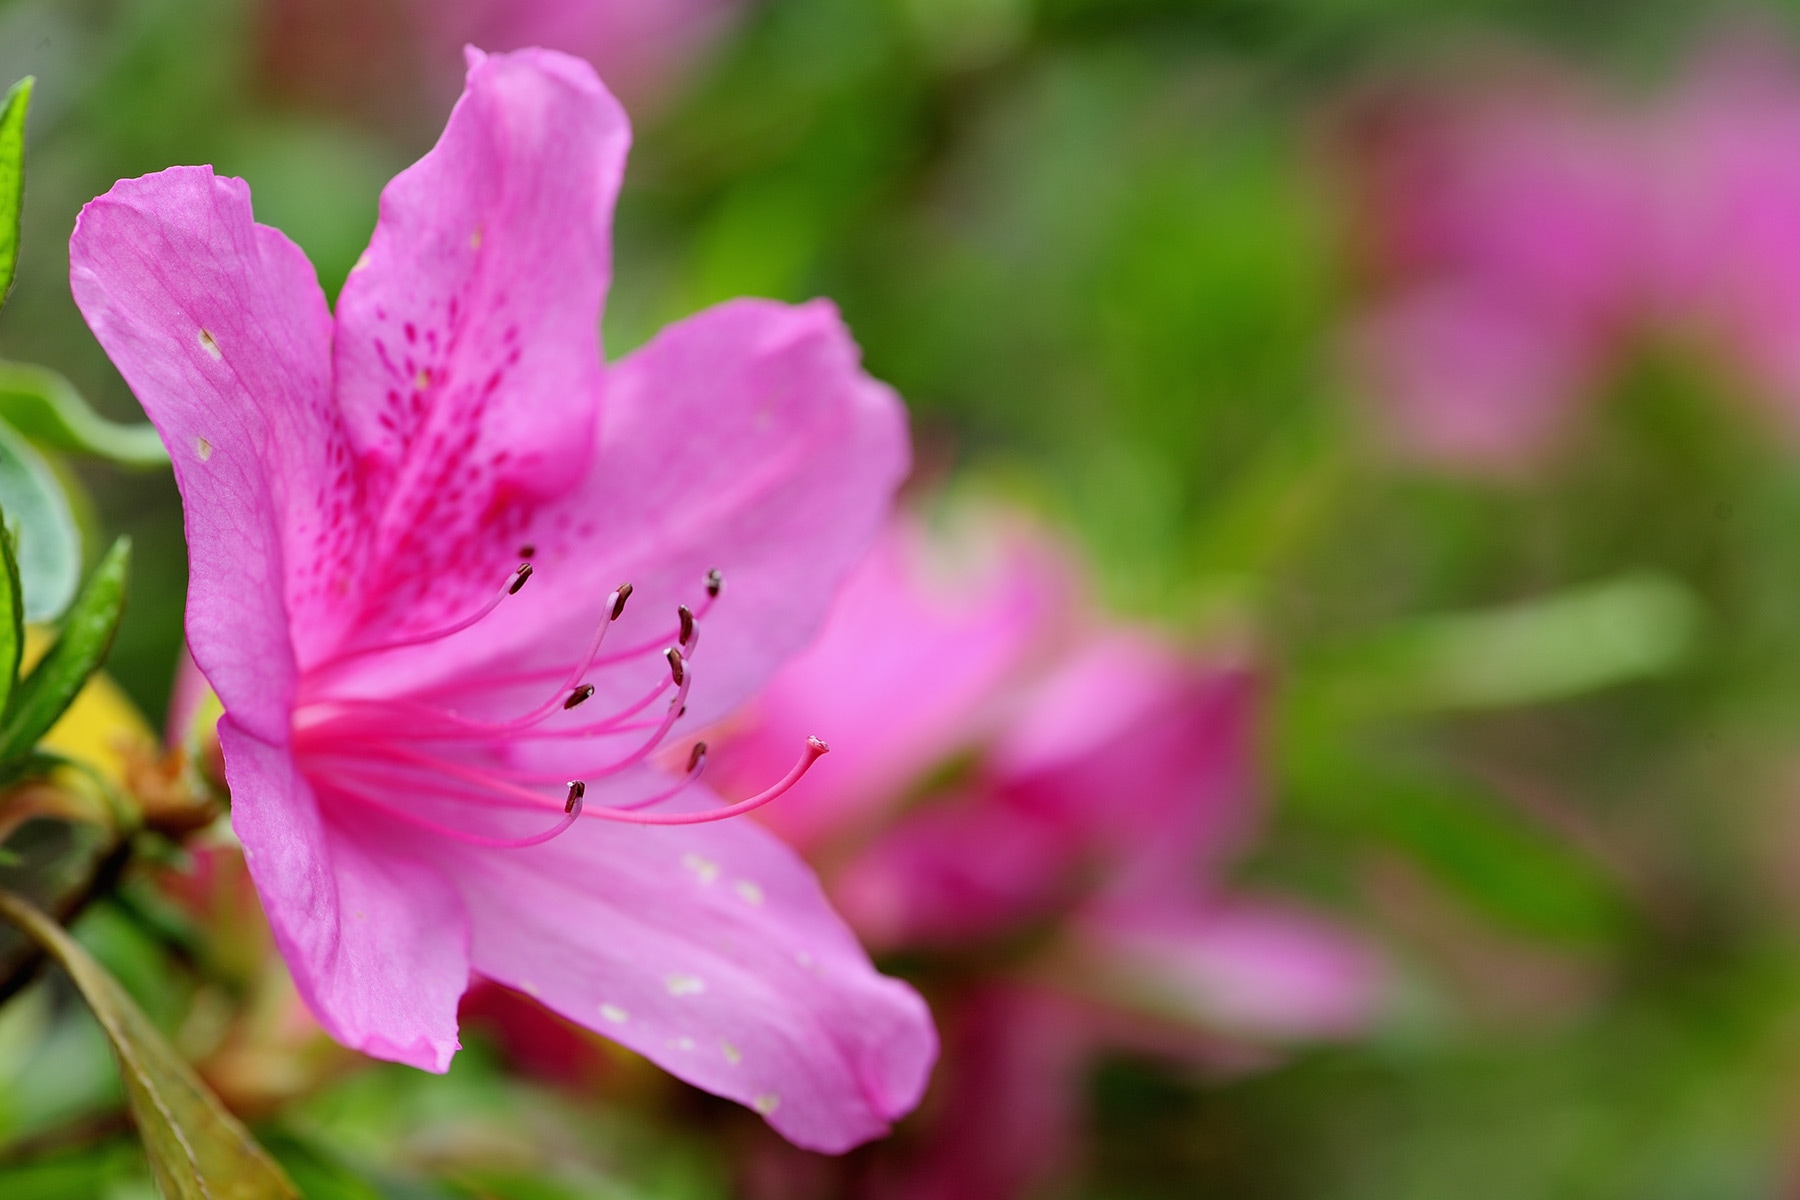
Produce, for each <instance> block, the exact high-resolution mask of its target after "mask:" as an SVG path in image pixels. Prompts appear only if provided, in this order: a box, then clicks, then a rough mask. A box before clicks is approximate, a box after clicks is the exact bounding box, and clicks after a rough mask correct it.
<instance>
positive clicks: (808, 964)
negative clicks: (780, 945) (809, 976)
mask: <svg viewBox="0 0 1800 1200" xmlns="http://www.w3.org/2000/svg"><path fill="white" fill-rule="evenodd" d="M794 961H795V962H797V963H799V964H800V965H801V966H803V967H805V968H806V969H807V970H809V971H810V970H812V965H813V956H812V955H810V954H808V953H807V952H806V951H804V950H796V951H794Z"/></svg>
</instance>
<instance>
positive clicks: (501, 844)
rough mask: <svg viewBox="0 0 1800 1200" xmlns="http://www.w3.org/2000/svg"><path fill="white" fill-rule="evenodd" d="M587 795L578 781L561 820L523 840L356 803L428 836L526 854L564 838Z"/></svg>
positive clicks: (364, 800) (365, 799) (360, 797)
mask: <svg viewBox="0 0 1800 1200" xmlns="http://www.w3.org/2000/svg"><path fill="white" fill-rule="evenodd" d="M585 791H586V788H585V787H583V786H582V784H581V783H580V781H579V780H578V781H576V782H575V783H572V784H570V785H569V800H568V803H567V804H566V805H565V806H564V808H563V818H562V820H560V821H558V822H557V823H556V824H555V825H553V826H551V827H550V828H549V829H546V830H544V832H542V833H535V834H532V835H531V836H530V837H522V838H496V837H488V836H487V835H485V834H480V833H470V832H469V831H468V830H466V829H455V828H452V827H451V826H449V825H440V824H439V823H438V822H436V821H433V820H430V819H428V818H426V817H421V816H420V815H419V814H417V813H415V812H410V811H408V810H406V809H404V808H396V807H395V806H394V805H392V804H386V803H383V802H382V801H380V800H377V799H376V798H374V797H373V796H369V795H365V794H363V793H361V792H358V793H356V799H357V802H358V803H360V804H367V805H369V806H370V807H371V808H376V809H380V810H381V811H382V812H384V813H386V814H388V815H389V816H390V817H396V818H398V819H399V820H402V821H405V822H407V823H408V824H409V825H416V826H418V827H419V828H420V829H423V830H426V831H427V832H429V833H435V834H437V835H438V836H440V837H447V838H453V839H454V840H456V841H459V842H466V843H468V844H469V845H471V846H481V847H484V848H486V849H490V850H523V849H525V848H526V847H528V846H541V845H543V844H544V843H545V842H548V841H550V840H551V839H553V838H556V837H559V836H561V835H562V834H563V833H564V832H565V831H567V830H568V829H569V828H570V827H571V826H573V825H574V824H575V822H576V821H579V820H580V819H581V813H582V794H583V793H584V792H585Z"/></svg>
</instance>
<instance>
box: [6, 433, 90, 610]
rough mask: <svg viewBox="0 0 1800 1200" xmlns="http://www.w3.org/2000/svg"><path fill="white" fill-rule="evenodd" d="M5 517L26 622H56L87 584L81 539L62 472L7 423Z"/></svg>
mask: <svg viewBox="0 0 1800 1200" xmlns="http://www.w3.org/2000/svg"><path fill="white" fill-rule="evenodd" d="M0 512H4V513H5V514H6V527H7V529H8V530H10V531H11V532H12V534H13V537H14V545H13V553H14V555H16V556H17V559H18V568H19V581H20V586H21V589H22V594H23V596H24V604H25V619H26V620H27V621H53V620H55V619H56V616H57V614H59V613H61V612H62V611H63V609H65V608H67V607H68V606H69V599H70V597H72V596H74V594H75V586H76V585H77V584H78V583H80V582H81V533H80V530H79V528H78V527H77V526H76V524H75V514H74V512H73V511H72V510H71V509H70V507H69V497H68V494H67V493H66V492H64V491H63V487H62V484H61V483H60V482H59V481H58V480H57V478H56V472H55V471H53V470H51V469H50V464H49V463H47V462H45V461H44V456H43V455H41V454H39V453H38V452H37V451H36V450H35V449H34V448H33V447H32V445H31V443H30V442H28V441H26V440H25V439H24V438H22V437H20V436H19V435H18V434H17V433H15V432H14V431H13V429H12V427H11V426H9V425H7V424H6V423H5V422H3V421H0Z"/></svg>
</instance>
